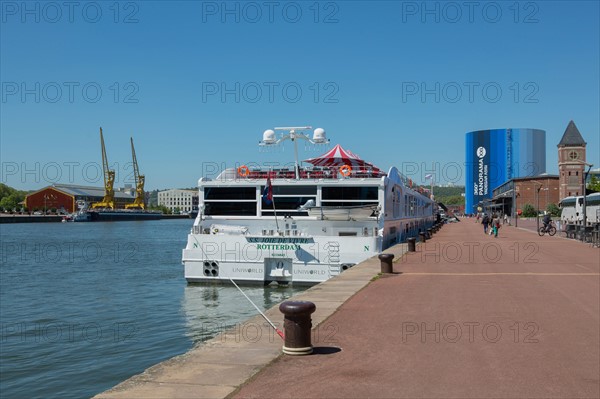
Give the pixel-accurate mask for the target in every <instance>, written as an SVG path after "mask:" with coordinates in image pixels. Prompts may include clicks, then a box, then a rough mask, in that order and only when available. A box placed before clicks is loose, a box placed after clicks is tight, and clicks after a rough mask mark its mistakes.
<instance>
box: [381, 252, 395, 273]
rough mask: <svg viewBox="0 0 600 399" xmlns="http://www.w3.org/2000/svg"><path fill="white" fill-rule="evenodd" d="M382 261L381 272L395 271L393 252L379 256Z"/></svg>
mask: <svg viewBox="0 0 600 399" xmlns="http://www.w3.org/2000/svg"><path fill="white" fill-rule="evenodd" d="M378 258H379V260H380V261H381V273H388V274H389V273H393V272H394V266H393V265H392V259H394V255H392V254H380V255H379V256H378Z"/></svg>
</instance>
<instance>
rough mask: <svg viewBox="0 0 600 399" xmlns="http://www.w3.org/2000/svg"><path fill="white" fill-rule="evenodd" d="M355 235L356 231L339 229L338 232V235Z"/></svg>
mask: <svg viewBox="0 0 600 399" xmlns="http://www.w3.org/2000/svg"><path fill="white" fill-rule="evenodd" d="M356 235H357V234H356V231H340V232H339V233H338V236H340V237H355V236H356Z"/></svg>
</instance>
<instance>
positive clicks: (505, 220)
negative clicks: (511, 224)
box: [502, 213, 508, 224]
mask: <svg viewBox="0 0 600 399" xmlns="http://www.w3.org/2000/svg"><path fill="white" fill-rule="evenodd" d="M507 223H508V215H507V214H506V213H505V214H504V221H503V222H502V224H507Z"/></svg>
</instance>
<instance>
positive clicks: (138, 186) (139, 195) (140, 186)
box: [125, 137, 146, 209]
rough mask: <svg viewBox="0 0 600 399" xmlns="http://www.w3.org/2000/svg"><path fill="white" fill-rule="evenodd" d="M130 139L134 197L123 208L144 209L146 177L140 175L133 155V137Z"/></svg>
mask: <svg viewBox="0 0 600 399" xmlns="http://www.w3.org/2000/svg"><path fill="white" fill-rule="evenodd" d="M130 139H131V156H132V158H133V177H134V179H135V199H134V200H133V202H132V203H131V204H127V205H125V209H145V208H146V203H145V196H146V194H145V192H144V183H145V182H146V177H145V176H144V175H140V170H139V167H138V163H137V157H136V156H135V147H134V146H133V137H130Z"/></svg>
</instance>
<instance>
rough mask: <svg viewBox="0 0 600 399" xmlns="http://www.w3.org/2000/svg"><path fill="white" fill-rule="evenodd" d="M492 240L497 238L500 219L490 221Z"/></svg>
mask: <svg viewBox="0 0 600 399" xmlns="http://www.w3.org/2000/svg"><path fill="white" fill-rule="evenodd" d="M492 225H493V230H494V238H498V230H500V217H495V218H494V220H493V221H492Z"/></svg>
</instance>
